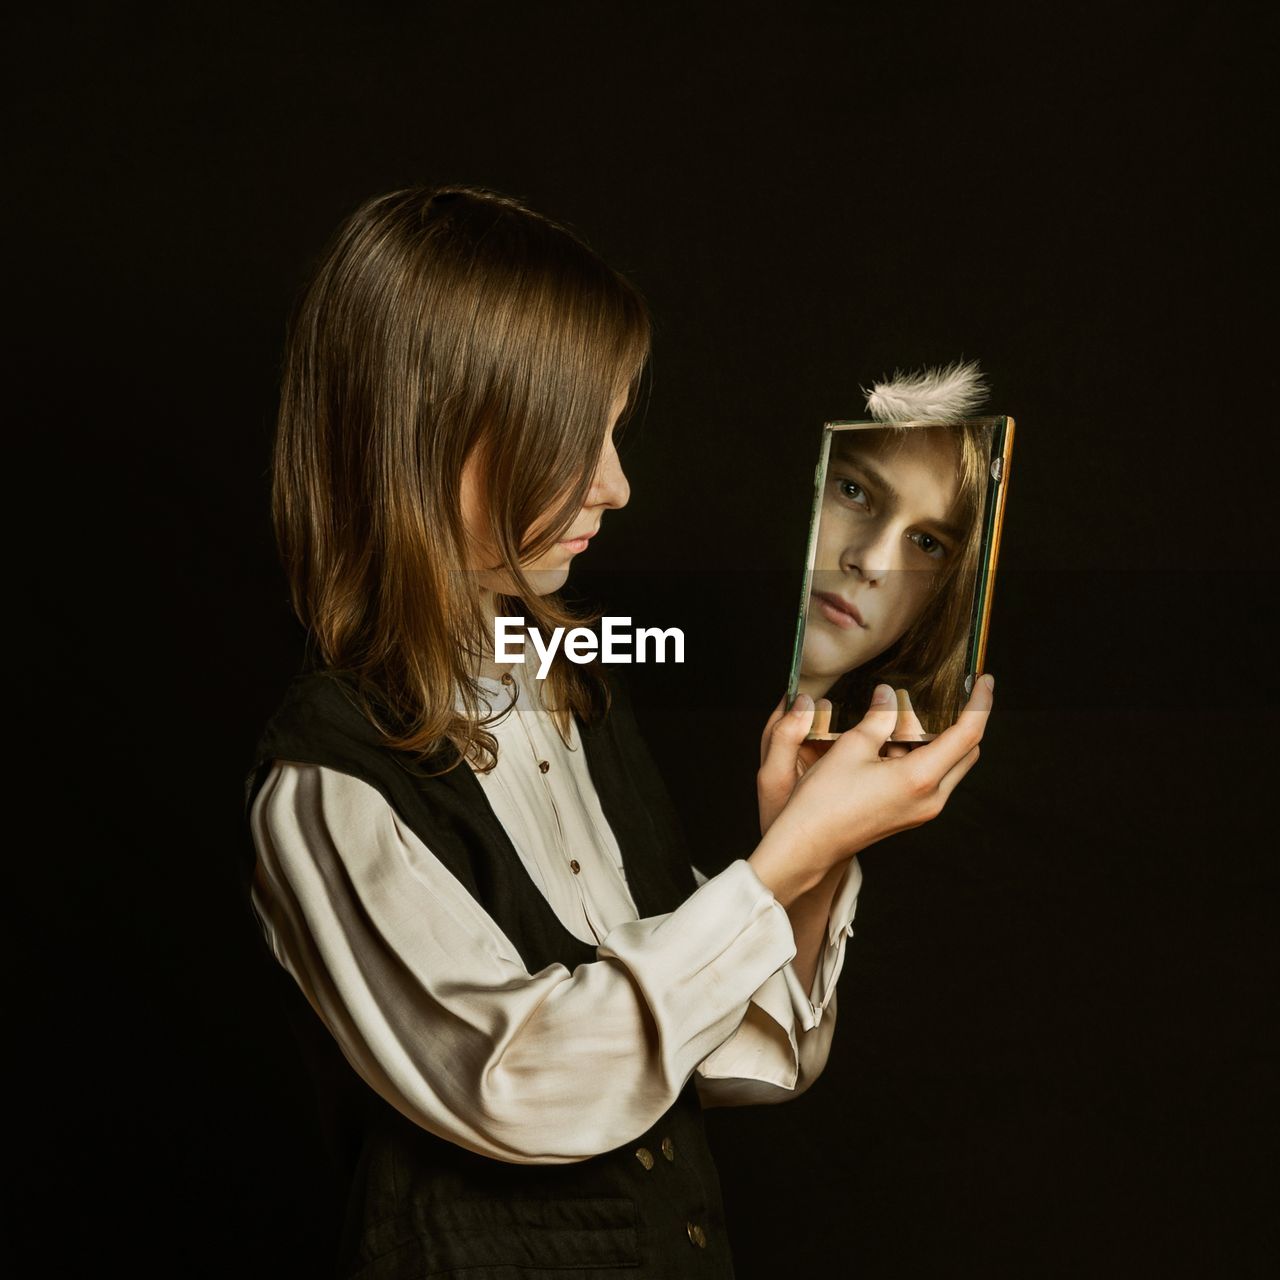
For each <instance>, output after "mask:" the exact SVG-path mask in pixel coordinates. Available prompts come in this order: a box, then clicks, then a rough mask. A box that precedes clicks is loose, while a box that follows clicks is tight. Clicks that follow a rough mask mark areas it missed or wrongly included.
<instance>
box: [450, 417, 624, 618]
mask: <svg viewBox="0 0 1280 1280" xmlns="http://www.w3.org/2000/svg"><path fill="white" fill-rule="evenodd" d="M626 405H627V396H626V393H625V392H623V394H622V395H620V396H619V397H618V399H617V400H615V401H614V403H613V406H612V408H611V410H610V418H609V431H608V433H607V435H606V436H605V443H604V448H603V450H602V451H601V454H600V460H599V462H598V463H597V464H596V470H595V477H594V479H593V481H592V485H591V488H590V490H589V491H588V493H587V497H586V502H585V505H584V506H583V508H582V511H581V512H580V513H579V515H578V518H577V519H576V520H575V521H574V522H573V523H572V524H571V525H570V526H569V531H568V533H567V535H566V536H565V538H564V539H562V540H561V541H560V542H557V543H556V544H555V546H553V547H551V548H550V549H549V550H547V551H545V552H543V554H542V555H540V556H538V557H536V558H535V559H533V560H530V561H528V562H527V563H525V564H523V565H522V566H521V567H522V568H523V569H524V571H525V574H526V575H527V577H528V578H529V581H530V582H531V583H532V584H533V587H534V589H535V591H536V592H537V594H538V595H550V594H551V593H552V592H553V591H558V590H559V589H560V588H561V587H562V586H564V584H565V581H566V580H567V579H568V577H569V566H570V565H571V563H572V562H573V558H574V556H576V555H579V554H581V553H582V552H583V551H585V550H586V549H587V546H588V545H589V543H588V542H587V541H586V538H589V537H591V536H592V535H594V534H596V533H598V532H599V529H600V522H601V521H602V520H603V518H604V513H605V512H606V511H608V510H612V509H616V508H619V507H625V506H626V505H627V502H628V501H629V500H630V497H631V486H630V484H628V483H627V477H626V476H625V475H624V474H623V470H622V463H621V461H620V459H619V458H618V450H617V448H616V447H615V446H614V443H613V429H614V427H615V426H617V423H618V418H619V417H620V416H621V414H622V411H623V409H625V408H626ZM479 470H480V469H479V463H478V461H477V457H476V454H475V453H473V454H472V455H471V457H469V458H468V459H467V461H466V463H465V464H464V466H463V470H462V521H463V527H464V528H465V530H466V534H467V541H468V544H469V549H470V554H469V556H468V559H467V564H466V568H467V569H469V570H471V571H473V572H475V574H476V577H477V580H478V581H479V583H480V585H481V587H483V588H485V589H486V590H488V591H495V592H500V593H503V594H511V593H512V590H513V586H512V584H511V583H509V582H508V581H507V578H506V575H505V574H503V573H502V572H500V571H496V570H486V569H483V568H482V566H484V565H491V564H493V563H495V562H496V560H497V559H498V555H497V551H496V550H495V549H494V547H493V543H492V540H491V537H490V535H489V530H488V524H487V521H486V519H485V507H484V502H483V496H482V495H483V491H482V485H483V477H482V476H481V475H480V474H479ZM550 516H551V512H548V513H547V514H546V515H544V516H543V517H540V518H539V519H538V520H536V521H535V522H534V524H533V527H532V529H531V530H530V531H529V536H530V537H534V536H536V535H537V534H539V533H541V532H542V531H543V530H544V529H545V528H546V527H547V524H548V522H549V520H550Z"/></svg>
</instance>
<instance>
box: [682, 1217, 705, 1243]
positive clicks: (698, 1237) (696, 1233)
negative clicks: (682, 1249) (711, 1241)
mask: <svg viewBox="0 0 1280 1280" xmlns="http://www.w3.org/2000/svg"><path fill="white" fill-rule="evenodd" d="M685 1229H686V1230H687V1231H688V1232H689V1240H690V1242H691V1243H692V1244H696V1245H697V1246H698V1248H699V1249H705V1248H706V1247H707V1233H706V1232H705V1231H703V1229H702V1228H701V1227H700V1226H698V1224H697V1223H696V1222H688V1223H686V1224H685Z"/></svg>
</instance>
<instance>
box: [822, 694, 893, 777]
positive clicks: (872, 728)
mask: <svg viewBox="0 0 1280 1280" xmlns="http://www.w3.org/2000/svg"><path fill="white" fill-rule="evenodd" d="M897 722H898V700H897V698H896V697H895V696H894V692H893V688H892V687H891V686H890V685H887V684H878V685H876V688H875V693H874V694H873V696H872V698H871V706H870V707H868V708H867V714H866V715H865V716H863V717H862V719H861V720H859V721H858V723H857V724H855V725H854V726H853V728H852V729H848V730H846V731H845V732H844V733H842V734H841V735H840V737H839V738H838V739H837V740H836V745H835V748H834V749H835V750H837V751H840V752H842V753H843V754H844V755H851V756H853V757H854V758H856V759H862V760H875V759H878V758H879V756H880V748H881V747H883V746H884V744H885V743H886V742H887V741H888V739H889V737H890V735H891V734H892V733H893V726H894V725H895V724H896V723H897Z"/></svg>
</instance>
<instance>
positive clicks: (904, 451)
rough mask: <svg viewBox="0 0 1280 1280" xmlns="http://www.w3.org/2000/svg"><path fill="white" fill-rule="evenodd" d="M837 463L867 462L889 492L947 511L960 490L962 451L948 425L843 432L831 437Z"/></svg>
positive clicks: (938, 513) (875, 478)
mask: <svg viewBox="0 0 1280 1280" xmlns="http://www.w3.org/2000/svg"><path fill="white" fill-rule="evenodd" d="M831 460H832V463H833V464H835V465H839V464H841V463H848V464H851V465H854V466H862V467H863V468H864V469H865V470H866V471H867V473H868V478H870V479H872V480H873V481H878V482H879V483H880V484H881V485H882V486H884V487H885V488H887V489H888V490H890V492H889V494H888V495H887V496H889V497H893V498H897V499H899V500H900V501H904V502H910V503H912V504H913V505H920V504H923V505H925V506H928V507H930V508H935V510H932V511H931V512H930V513H929V514H932V515H935V516H938V517H942V516H944V515H946V514H947V512H948V511H949V510H950V508H951V506H952V504H953V503H954V502H955V499H956V497H957V496H958V494H959V490H960V472H959V464H960V451H959V449H958V447H957V441H956V439H955V435H954V433H953V432H951V431H949V430H948V429H947V428H946V427H915V428H912V429H910V430H905V431H904V430H897V431H889V430H879V429H875V428H868V429H865V430H853V431H838V432H836V433H835V434H834V436H833V437H832V441H831Z"/></svg>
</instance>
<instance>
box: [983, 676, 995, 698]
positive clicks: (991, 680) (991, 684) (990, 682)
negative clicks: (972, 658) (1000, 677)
mask: <svg viewBox="0 0 1280 1280" xmlns="http://www.w3.org/2000/svg"><path fill="white" fill-rule="evenodd" d="M982 683H983V684H985V685H986V686H987V688H988V690H990V692H992V693H994V692H995V691H996V678H995V676H993V675H990V674H988V675H985V676H983V677H982Z"/></svg>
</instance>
